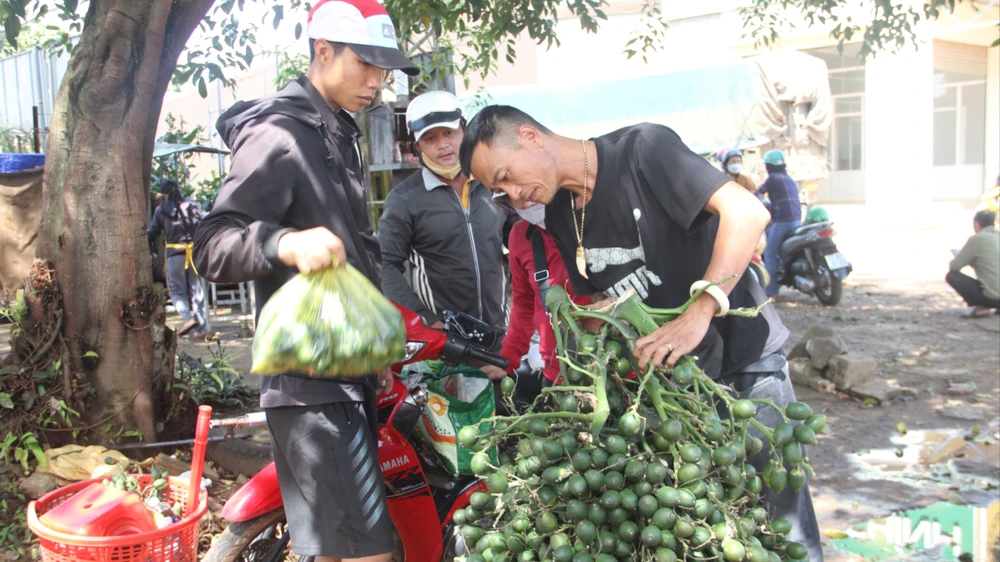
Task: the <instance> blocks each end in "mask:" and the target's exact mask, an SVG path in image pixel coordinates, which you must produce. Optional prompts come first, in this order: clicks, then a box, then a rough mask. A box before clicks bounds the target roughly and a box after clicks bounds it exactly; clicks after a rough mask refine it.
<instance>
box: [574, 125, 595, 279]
mask: <svg viewBox="0 0 1000 562" xmlns="http://www.w3.org/2000/svg"><path fill="white" fill-rule="evenodd" d="M580 144H581V145H582V146H583V206H582V207H581V211H580V223H579V224H577V222H576V196H574V195H572V194H571V195H570V198H569V205H570V209H572V212H573V231H574V234H576V269H577V271H579V272H580V275H581V276H582V277H583V278H584V279H587V254H586V251H585V250H584V249H583V223H584V222H585V221H586V220H587V188H588V187H589V185H588V180H589V179H590V160H589V159H588V158H587V141H585V140H583V139H580Z"/></svg>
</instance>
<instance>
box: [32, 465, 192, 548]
mask: <svg viewBox="0 0 1000 562" xmlns="http://www.w3.org/2000/svg"><path fill="white" fill-rule="evenodd" d="M99 481H100V479H96V480H87V481H85V482H77V483H75V484H70V485H69V486H65V487H62V488H59V489H58V490H55V491H53V492H49V493H48V494H46V495H44V496H42V497H41V498H39V499H38V501H33V502H31V503H30V504H28V528H30V529H31V531H32V532H33V533H35V535H37V536H38V541H39V545H40V547H41V548H40V550H41V555H42V560H45V561H47V562H78V561H79V562H131V561H142V562H168V561H170V562H177V561H181V560H184V561H190V562H195V561H196V560H197V559H198V523H199V522H200V521H201V518H202V517H203V516H204V515H205V512H206V511H208V494H206V493H200V494H198V496H199V498H198V499H199V502H198V505H197V507H196V508H195V509H194V510H193V512H191V513H189V511H190V510H189V509H188V508H187V507H185V508H184V510H183V511H182V517H181V519H180V521H178V522H177V523H174V524H173V525H170V526H168V527H165V528H163V529H159V530H157V531H152V532H149V533H141V534H137V535H123V536H118V537H84V536H78V535H71V534H67V533H61V532H58V531H54V530H52V529H49V528H48V527H46V526H45V525H43V524H42V523H41V521H39V519H38V518H39V516H41V515H42V514H43V513H46V512H47V511H49V510H51V509H52V508H54V507H55V506H57V505H59V504H61V503H63V502H64V501H66V500H68V499H69V498H71V497H73V495H74V494H76V493H77V492H79V491H80V490H82V489H84V488H86V487H87V486H89V485H90V484H92V483H94V482H99ZM139 482H140V484H141V485H148V484H149V483H150V476H149V475H144V476H142V478H141V479H140V481H139ZM165 493H166V498H167V500H168V501H169V502H170V503H174V502H178V501H179V502H181V505H184V506H187V497H188V482H187V481H185V480H178V479H176V478H173V477H171V478H168V479H167V488H166V489H165Z"/></svg>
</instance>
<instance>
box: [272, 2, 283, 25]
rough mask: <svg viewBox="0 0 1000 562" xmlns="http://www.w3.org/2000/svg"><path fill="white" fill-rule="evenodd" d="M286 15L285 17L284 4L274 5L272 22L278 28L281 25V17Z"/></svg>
mask: <svg viewBox="0 0 1000 562" xmlns="http://www.w3.org/2000/svg"><path fill="white" fill-rule="evenodd" d="M284 17H285V7H284V6H280V5H279V6H275V7H274V22H273V23H272V25H274V28H275V29H278V26H279V25H281V19H282V18H284Z"/></svg>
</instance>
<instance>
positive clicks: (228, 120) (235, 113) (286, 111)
mask: <svg viewBox="0 0 1000 562" xmlns="http://www.w3.org/2000/svg"><path fill="white" fill-rule="evenodd" d="M321 107H325V108H326V109H328V110H329V112H328V113H329V114H330V115H331V116H333V118H332V119H331V118H328V119H326V120H324V118H323V114H322V112H321V110H320V109H319V108H321ZM267 115H284V116H286V117H290V118H292V119H295V120H296V121H299V122H301V123H303V124H305V125H308V126H309V127H312V128H314V129H320V128H322V127H323V125H324V124H326V126H327V128H328V129H329V130H330V133H331V134H332V135H333V138H328V137H327V135H322V136H323V137H324V139H326V141H327V142H326V144H327V152H328V158H332V157H333V155H332V151H333V150H334V147H335V145H336V144H341V146H343V145H344V144H352V145H353V144H354V143H355V142H357V139H358V138H359V137H360V136H361V132H360V129H358V125H357V123H355V122H354V119H353V118H352V117H351V116H350V114H349V113H347V112H346V111H343V110H341V111H334V110H333V108H332V107H330V106H329V104H328V103H327V101H326V100H325V99H323V96H322V95H321V94H320V93H319V91H318V90H317V89H316V87H315V86H313V85H312V83H311V82H309V80H308V79H307V78H306V77H305V76H299V77H298V78H296V79H295V80H292V81H291V82H289V83H288V84H286V85H285V87H284V88H282V89H280V90H278V91H277V92H275V93H273V94H271V95H269V96H264V97H262V98H258V99H255V100H250V101H238V102H236V103H235V104H233V106H232V107H230V108H229V109H228V110H226V112H225V113H223V114H222V115H220V116H219V119H218V121H216V122H215V129H216V130H217V131H218V132H219V134H220V135H222V141H223V142H225V143H226V147H228V148H229V149H232V148H233V145H234V144H235V142H236V138H237V137H238V136H239V133H240V131H241V130H242V129H243V127H245V126H246V125H247V123H251V122H253V121H256V120H257V119H260V118H261V117H264V116H267ZM341 137H346V138H341ZM348 139H349V140H348ZM331 141H332V142H331ZM342 141H347V142H346V143H344V142H342ZM334 143H336V144H334Z"/></svg>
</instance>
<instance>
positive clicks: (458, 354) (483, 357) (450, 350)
mask: <svg viewBox="0 0 1000 562" xmlns="http://www.w3.org/2000/svg"><path fill="white" fill-rule="evenodd" d="M441 359H443V360H444V361H445V362H446V363H451V364H455V365H458V364H460V363H468V362H469V360H472V361H478V362H480V363H485V364H487V365H493V366H494V367H499V368H501V369H504V370H506V369H507V365H508V363H509V361H508V360H507V358H506V357H503V356H501V355H497V354H495V353H491V352H490V351H488V350H486V349H483V348H482V347H479V346H477V345H476V344H474V343H471V342H469V341H468V340H465V339H462V338H458V337H455V336H449V337H448V341H447V342H446V343H445V344H444V349H443V350H441Z"/></svg>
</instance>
